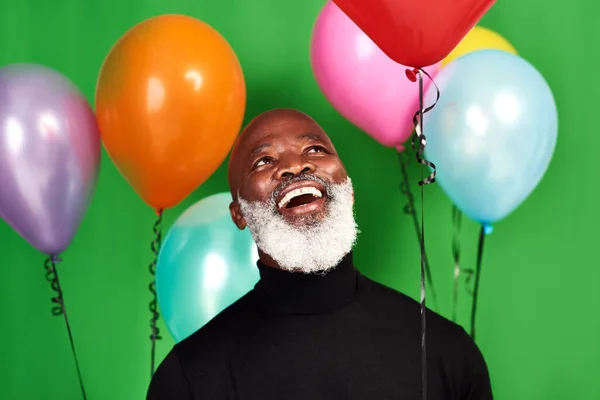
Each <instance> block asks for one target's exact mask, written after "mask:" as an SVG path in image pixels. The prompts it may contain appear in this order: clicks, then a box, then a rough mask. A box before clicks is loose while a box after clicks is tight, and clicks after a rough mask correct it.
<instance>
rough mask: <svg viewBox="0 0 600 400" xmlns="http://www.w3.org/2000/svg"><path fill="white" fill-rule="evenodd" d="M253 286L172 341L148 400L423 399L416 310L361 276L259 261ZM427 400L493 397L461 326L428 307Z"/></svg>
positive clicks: (348, 264) (346, 263)
mask: <svg viewBox="0 0 600 400" xmlns="http://www.w3.org/2000/svg"><path fill="white" fill-rule="evenodd" d="M258 268H259V270H260V280H259V282H258V283H257V284H256V286H255V287H254V289H253V290H251V291H250V292H249V293H248V294H246V295H245V296H243V297H242V298H241V299H239V300H238V301H237V302H235V303H234V304H232V305H231V306H230V307H228V308H227V309H225V310H224V311H223V312H221V313H220V314H219V315H217V316H216V317H215V318H214V319H213V320H212V321H210V322H209V323H208V324H206V325H205V326H204V327H202V328H201V329H200V330H199V331H197V332H196V333H194V334H193V335H191V336H190V337H189V338H187V339H185V340H183V341H182V342H180V343H178V344H177V345H175V347H174V348H173V350H172V351H171V352H170V353H169V355H168V356H167V357H166V358H165V360H164V361H163V362H162V364H161V365H160V366H159V368H158V369H157V371H156V373H155V375H154V378H153V379H152V383H151V384H150V388H149V391H148V396H147V400H184V399H185V400H192V399H194V400H254V399H256V400H259V399H260V400H296V399H298V400H346V399H356V400H383V399H402V400H420V399H421V398H422V397H421V347H420V329H421V325H420V307H419V304H418V303H417V302H415V301H414V300H412V299H411V298H409V297H407V296H405V295H403V294H401V293H398V292H396V291H394V290H392V289H389V288H387V287H385V286H383V285H380V284H378V283H376V282H374V281H371V280H370V279H368V278H366V277H365V276H363V275H361V274H360V273H359V272H358V271H357V270H356V268H354V266H353V265H352V259H351V255H349V256H348V257H346V259H344V260H343V261H342V263H341V264H340V265H339V266H338V267H337V268H336V269H334V270H333V271H330V272H329V273H327V274H326V275H324V276H321V275H307V274H302V273H289V272H285V271H281V270H277V269H274V268H270V267H267V266H265V265H264V264H262V263H260V262H259V263H258ZM427 363H428V377H427V379H428V396H427V398H428V400H491V399H492V391H491V385H490V380H489V376H488V371H487V367H486V364H485V362H484V360H483V357H482V355H481V353H480V352H479V350H478V348H477V346H476V345H475V344H474V343H473V341H472V340H471V338H470V337H469V336H468V335H467V334H466V332H465V331H464V330H463V329H462V328H461V327H459V326H458V325H456V324H454V323H452V322H450V321H448V320H446V319H444V318H442V317H441V316H439V315H437V314H435V313H433V312H431V311H428V313H427Z"/></svg>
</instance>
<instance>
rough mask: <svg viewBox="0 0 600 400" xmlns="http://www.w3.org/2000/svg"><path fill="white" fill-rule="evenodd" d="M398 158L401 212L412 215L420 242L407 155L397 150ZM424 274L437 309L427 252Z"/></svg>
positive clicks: (419, 229)
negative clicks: (400, 173) (404, 200)
mask: <svg viewBox="0 0 600 400" xmlns="http://www.w3.org/2000/svg"><path fill="white" fill-rule="evenodd" d="M398 158H399V159H400V167H401V171H402V182H401V183H400V192H401V193H402V194H403V195H405V196H406V204H405V205H404V208H403V212H404V213H405V214H407V215H410V216H411V217H412V220H413V225H414V227H415V232H416V234H417V240H418V241H419V244H420V242H421V227H420V225H419V217H418V215H417V209H416V208H415V197H414V195H413V193H412V190H411V187H410V177H409V175H408V164H409V162H408V160H407V158H408V157H407V156H406V155H405V154H404V152H399V153H398ZM425 275H426V277H427V285H428V286H429V292H430V293H431V298H432V300H433V306H434V308H435V309H436V310H439V304H438V301H437V294H436V292H435V289H434V286H433V274H432V273H431V268H430V266H429V259H428V258H427V254H425Z"/></svg>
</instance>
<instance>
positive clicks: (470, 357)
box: [365, 278, 493, 400]
mask: <svg viewBox="0 0 600 400" xmlns="http://www.w3.org/2000/svg"><path fill="white" fill-rule="evenodd" d="M365 279H368V278H365ZM368 281H369V286H370V288H369V295H368V296H367V297H368V298H369V300H368V301H369V302H371V304H370V305H369V307H370V308H371V309H372V310H384V311H383V314H382V315H384V316H385V317H386V318H389V319H390V320H394V319H395V320H396V321H397V323H398V324H400V326H401V329H402V331H404V332H406V331H407V330H409V331H410V332H411V334H410V335H411V336H417V335H418V336H420V334H421V318H420V316H421V304H420V303H419V302H418V301H416V300H414V299H412V298H411V297H409V296H407V295H405V294H403V293H400V292H398V291H397V290H394V289H392V288H389V287H387V286H384V285H382V284H380V283H377V282H375V281H372V280H370V279H369V280H368ZM415 339H416V338H415ZM426 343H427V354H428V359H432V360H435V362H434V363H433V365H435V366H436V368H440V369H442V370H443V375H444V376H447V377H450V378H451V379H450V380H451V382H452V385H453V386H455V387H453V391H455V392H456V393H461V397H460V398H464V399H469V400H470V399H477V400H491V399H492V398H493V397H492V389H491V383H490V378H489V373H488V368H487V365H486V362H485V360H484V357H483V355H482V354H481V351H480V350H479V347H478V346H477V344H475V342H474V341H473V339H472V338H471V336H470V335H469V334H468V333H467V332H466V331H465V330H464V328H463V327H462V326H460V325H458V324H456V323H454V322H452V321H450V320H448V319H446V318H444V317H443V316H441V315H439V314H438V313H436V312H434V311H432V310H429V309H428V310H427V313H426Z"/></svg>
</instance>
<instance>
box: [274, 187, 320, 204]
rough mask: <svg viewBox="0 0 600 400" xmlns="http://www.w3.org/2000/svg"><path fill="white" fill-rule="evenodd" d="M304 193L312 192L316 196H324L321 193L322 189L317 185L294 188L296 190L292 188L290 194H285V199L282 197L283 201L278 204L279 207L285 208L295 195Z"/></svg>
mask: <svg viewBox="0 0 600 400" xmlns="http://www.w3.org/2000/svg"><path fill="white" fill-rule="evenodd" d="M303 194H312V195H313V196H315V197H322V196H323V194H322V193H321V191H320V190H319V189H317V188H316V187H312V186H307V187H303V188H300V189H294V190H292V191H291V192H289V193H288V194H286V195H285V196H283V199H281V201H280V202H279V204H278V205H277V206H278V207H279V208H283V207H285V206H286V205H287V203H289V202H290V200H292V199H293V198H294V197H298V196H302V195H303Z"/></svg>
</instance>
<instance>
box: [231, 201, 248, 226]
mask: <svg viewBox="0 0 600 400" xmlns="http://www.w3.org/2000/svg"><path fill="white" fill-rule="evenodd" d="M229 213H230V214H231V220H232V221H233V223H234V224H235V226H237V227H238V229H239V230H241V231H243V230H244V229H246V220H245V219H244V216H243V215H242V210H241V209H240V203H238V202H237V201H232V202H231V204H229Z"/></svg>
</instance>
